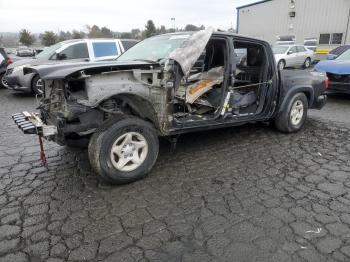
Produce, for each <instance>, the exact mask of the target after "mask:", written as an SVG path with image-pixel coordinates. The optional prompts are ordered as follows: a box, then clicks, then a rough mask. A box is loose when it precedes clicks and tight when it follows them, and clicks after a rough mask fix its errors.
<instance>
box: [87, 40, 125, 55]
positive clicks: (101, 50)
mask: <svg viewBox="0 0 350 262" xmlns="http://www.w3.org/2000/svg"><path fill="white" fill-rule="evenodd" d="M92 46H93V48H94V54H95V57H97V58H99V57H105V56H118V55H119V52H118V49H117V45H116V43H115V42H94V43H92Z"/></svg>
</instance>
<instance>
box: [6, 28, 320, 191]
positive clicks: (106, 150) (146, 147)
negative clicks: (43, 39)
mask: <svg viewBox="0 0 350 262" xmlns="http://www.w3.org/2000/svg"><path fill="white" fill-rule="evenodd" d="M238 53H239V54H242V53H243V54H245V55H244V56H243V57H242V56H241V57H239V56H238V55H237V54H238ZM32 72H36V73H38V74H39V75H40V77H41V78H42V79H43V80H44V93H43V97H42V98H41V100H40V105H39V110H40V113H28V112H23V113H19V114H15V115H14V116H13V118H14V120H15V122H16V123H17V125H18V126H19V127H20V128H21V129H22V130H23V131H24V132H25V133H28V134H38V135H39V136H40V137H44V138H46V139H48V140H53V141H56V142H57V143H58V144H61V145H64V144H67V141H69V140H74V139H82V138H87V139H89V149H88V150H89V158H90V162H91V166H92V167H93V168H94V169H95V171H96V172H97V173H98V174H99V175H100V176H101V177H102V178H104V179H105V180H107V181H109V182H111V183H115V184H124V183H129V182H132V181H136V180H138V179H141V178H143V177H144V176H145V175H147V173H149V171H150V170H151V169H152V167H153V165H154V164H155V162H156V159H157V156H158V148H159V144H158V137H159V136H163V137H168V138H169V139H170V140H171V141H172V142H174V143H175V142H176V138H177V137H178V136H179V135H180V134H183V133H186V132H194V131H200V130H207V129H214V128H222V127H229V126H238V125H243V124H246V123H252V122H257V121H264V122H273V123H275V125H276V127H277V129H278V130H280V131H282V132H285V133H290V132H297V131H299V130H300V129H301V128H302V127H303V125H304V123H305V120H306V117H307V111H308V109H321V108H322V107H323V106H324V105H325V103H326V99H327V97H326V95H325V91H326V89H327V78H326V76H325V75H324V74H322V73H317V72H306V71H296V70H293V71H278V70H277V67H276V64H275V59H274V55H273V53H272V50H271V47H270V45H269V44H268V43H267V42H264V41H261V40H257V39H253V38H247V37H242V36H239V35H235V34H231V33H226V32H214V31H213V30H212V29H207V30H203V31H199V32H180V33H173V34H166V35H160V36H155V37H152V38H149V39H146V40H144V41H142V42H140V43H139V44H137V45H135V46H134V47H132V48H131V49H129V50H128V51H126V52H125V53H124V54H123V55H121V56H120V57H119V58H118V59H117V60H115V61H109V62H96V63H77V64H62V63H61V64H57V65H46V66H44V65H41V66H33V67H31V68H24V73H32Z"/></svg>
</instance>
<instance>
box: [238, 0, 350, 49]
mask: <svg viewBox="0 0 350 262" xmlns="http://www.w3.org/2000/svg"><path fill="white" fill-rule="evenodd" d="M349 25H350V0H265V1H259V2H256V3H253V4H249V5H245V6H241V7H238V8H237V32H238V33H239V34H243V35H249V36H254V37H258V38H261V39H264V40H266V41H268V42H270V43H271V44H273V43H275V42H276V41H277V38H278V36H294V37H295V41H296V43H298V44H302V43H304V40H305V39H308V38H315V39H317V41H318V45H319V46H320V47H321V48H322V47H324V48H331V47H334V46H339V45H341V44H350V28H349V27H350V26H349Z"/></svg>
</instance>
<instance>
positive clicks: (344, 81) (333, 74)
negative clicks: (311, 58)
mask: <svg viewBox="0 0 350 262" xmlns="http://www.w3.org/2000/svg"><path fill="white" fill-rule="evenodd" d="M315 70H316V71H318V72H325V73H327V76H328V79H329V87H328V90H327V93H330V94H332V93H341V94H350V49H348V50H347V51H345V52H344V53H342V54H341V55H339V56H338V57H337V58H336V59H334V60H322V61H320V62H319V63H318V64H317V65H316V66H315Z"/></svg>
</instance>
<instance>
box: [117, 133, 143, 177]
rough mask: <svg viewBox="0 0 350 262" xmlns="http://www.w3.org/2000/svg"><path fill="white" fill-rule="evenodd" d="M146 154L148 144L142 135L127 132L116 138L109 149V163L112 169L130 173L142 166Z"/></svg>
mask: <svg viewBox="0 0 350 262" xmlns="http://www.w3.org/2000/svg"><path fill="white" fill-rule="evenodd" d="M147 154H148V143H147V141H146V139H145V137H144V136H143V135H141V134H140V133H137V132H128V133H126V134H123V135H122V136H120V137H118V138H117V139H116V141H115V142H114V143H113V145H112V148H111V162H112V165H113V167H114V168H116V169H117V170H119V171H123V172H130V171H133V170H135V169H137V168H138V167H139V166H141V165H142V164H143V162H144V161H145V159H146V157H147Z"/></svg>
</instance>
